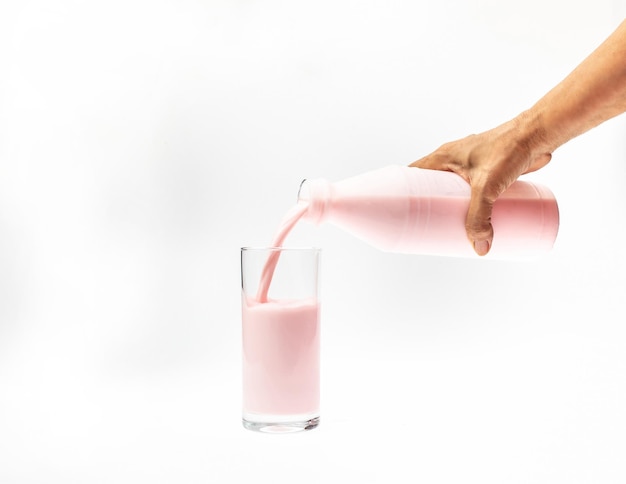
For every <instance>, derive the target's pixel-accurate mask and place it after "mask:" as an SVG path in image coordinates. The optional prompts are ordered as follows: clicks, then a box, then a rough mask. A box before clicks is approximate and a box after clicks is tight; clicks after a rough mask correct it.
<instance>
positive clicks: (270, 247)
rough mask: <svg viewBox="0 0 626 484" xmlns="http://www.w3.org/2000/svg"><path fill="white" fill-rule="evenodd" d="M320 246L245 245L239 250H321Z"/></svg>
mask: <svg viewBox="0 0 626 484" xmlns="http://www.w3.org/2000/svg"><path fill="white" fill-rule="evenodd" d="M321 250H322V249H321V248H320V247H273V246H268V247H261V246H256V247H254V246H247V247H241V252H253V251H258V252H260V251H272V252H278V251H280V252H289V251H294V252H297V251H300V252H321Z"/></svg>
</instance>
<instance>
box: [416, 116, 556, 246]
mask: <svg viewBox="0 0 626 484" xmlns="http://www.w3.org/2000/svg"><path fill="white" fill-rule="evenodd" d="M531 124H532V123H531V122H530V119H529V117H528V116H525V115H524V114H521V115H520V116H518V117H517V118H515V119H513V120H511V121H509V122H507V123H505V124H503V125H501V126H498V127H497V128H494V129H492V130H489V131H486V132H484V133H481V134H477V135H470V136H468V137H466V138H463V139H460V140H458V141H453V142H451V143H446V144H444V145H443V146H441V147H440V148H439V149H437V150H436V151H435V152H433V153H431V154H430V155H428V156H426V157H424V158H422V159H420V160H417V161H415V162H414V163H412V164H411V166H415V167H419V168H429V169H434V170H444V171H452V172H454V173H456V174H458V175H460V176H461V177H463V178H464V179H465V181H467V182H468V183H469V184H470V186H471V199H470V205H469V209H468V213H467V219H466V222H465V229H466V231H467V237H468V238H469V240H470V242H471V243H472V245H473V246H474V250H475V251H476V253H477V254H478V255H481V256H482V255H485V254H487V253H488V252H489V249H490V248H491V245H492V242H493V227H492V225H491V213H492V210H493V204H494V202H495V201H496V199H497V198H498V197H499V196H500V194H501V193H502V192H504V191H505V190H506V189H507V188H508V187H509V186H510V185H511V184H512V183H513V182H514V181H515V180H516V179H517V178H518V177H519V176H520V175H522V174H524V173H529V172H532V171H535V170H538V169H539V168H541V167H543V166H545V165H546V164H547V163H548V162H549V161H550V159H551V158H552V154H551V153H550V152H548V151H546V150H545V149H542V148H540V146H541V145H542V136H541V132H542V131H541V130H540V129H537V128H532V127H531V126H530V125H531Z"/></svg>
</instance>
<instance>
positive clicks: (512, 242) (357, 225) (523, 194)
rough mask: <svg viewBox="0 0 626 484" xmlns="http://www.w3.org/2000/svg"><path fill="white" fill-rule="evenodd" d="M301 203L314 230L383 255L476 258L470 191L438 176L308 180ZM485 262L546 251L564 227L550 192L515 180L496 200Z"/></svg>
mask: <svg viewBox="0 0 626 484" xmlns="http://www.w3.org/2000/svg"><path fill="white" fill-rule="evenodd" d="M298 198H299V203H308V209H307V210H306V213H305V214H304V216H303V219H304V220H308V221H310V222H313V223H315V224H321V223H323V222H328V223H331V224H333V225H335V226H337V227H339V228H341V229H343V230H345V231H347V232H349V233H351V234H352V235H354V236H356V237H358V238H359V239H362V240H364V241H365V242H368V243H369V244H371V245H373V246H374V247H377V248H379V249H381V250H383V251H388V252H401V253H409V254H425V255H447V256H458V257H478V256H477V255H476V253H475V252H474V250H473V248H472V246H471V244H470V242H469V241H468V239H467V235H466V232H465V219H466V216H467V209H468V207H469V200H470V186H469V185H468V184H467V183H466V182H465V180H463V179H462V178H461V177H460V176H458V175H456V174H454V173H451V172H444V171H438V170H426V169H421V168H414V167H408V166H396V165H393V166H388V167H385V168H382V169H379V170H375V171H371V172H367V173H364V174H362V175H358V176H355V177H352V178H348V179H345V180H343V181H340V182H337V183H329V182H328V181H327V180H324V179H313V180H304V182H303V183H302V185H301V187H300V192H299V194H298ZM492 225H493V229H494V239H493V244H492V246H491V249H490V251H489V254H488V255H487V257H490V258H517V257H526V256H535V255H539V254H541V253H544V252H547V251H549V250H550V249H551V248H552V246H553V244H554V241H555V239H556V236H557V232H558V228H559V210H558V206H557V203H556V200H555V197H554V195H553V194H552V192H551V191H550V190H549V189H548V188H546V187H544V186H542V185H538V184H535V183H530V182H526V181H520V180H518V181H516V182H515V183H513V185H511V186H510V187H509V189H508V190H507V191H505V192H504V193H503V194H502V195H501V196H500V197H499V198H498V200H496V202H495V204H494V207H493V216H492Z"/></svg>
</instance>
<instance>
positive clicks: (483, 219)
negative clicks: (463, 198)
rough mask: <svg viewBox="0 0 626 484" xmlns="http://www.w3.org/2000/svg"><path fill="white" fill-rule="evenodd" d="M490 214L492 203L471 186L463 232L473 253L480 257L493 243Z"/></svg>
mask: <svg viewBox="0 0 626 484" xmlns="http://www.w3.org/2000/svg"><path fill="white" fill-rule="evenodd" d="M492 212H493V201H492V200H490V199H488V198H486V197H485V196H484V194H483V191H482V189H480V188H479V187H477V186H474V185H473V186H472V195H471V198H470V204H469V209H468V211H467V219H466V221H465V230H466V231H467V237H468V239H469V240H470V242H471V243H472V245H473V247H474V251H475V252H476V253H477V254H478V255H480V256H483V255H486V254H487V253H488V252H489V249H491V245H492V243H493V226H492V225H491V214H492Z"/></svg>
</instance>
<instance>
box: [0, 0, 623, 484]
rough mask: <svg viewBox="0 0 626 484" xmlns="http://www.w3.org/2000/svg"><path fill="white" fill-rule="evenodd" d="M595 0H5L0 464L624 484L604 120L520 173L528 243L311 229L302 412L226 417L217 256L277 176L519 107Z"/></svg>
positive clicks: (49, 475)
mask: <svg viewBox="0 0 626 484" xmlns="http://www.w3.org/2000/svg"><path fill="white" fill-rule="evenodd" d="M624 16H626V7H625V6H624V3H623V2H622V1H620V0H613V1H611V0H595V1H593V2H569V1H565V0H553V1H547V0H527V1H525V2H510V1H496V0H473V1H461V0H442V1H420V2H416V1H415V2H414V1H356V0H354V1H345V0H333V1H318V2H297V1H292V2H277V1H270V0H268V1H255V0H248V1H244V0H240V1H234V0H229V1H227V0H222V1H210V0H205V1H200V0H161V1H142V0H124V1H115V0H113V1H107V2H81V1H78V0H74V1H71V0H59V1H26V0H25V1H11V0H4V1H3V2H2V3H1V4H0V482H2V483H3V484H13V483H39V482H42V483H50V482H62V483H66V484H70V483H110V482H116V483H127V482H128V483H136V482H151V483H214V482H215V483H231V482H232V483H235V482H249V481H251V480H253V479H254V480H256V479H260V480H261V481H263V482H274V483H287V482H289V483H292V482H298V483H300V482H303V483H313V482H323V483H335V482H337V483H339V482H341V483H343V482H362V483H389V482H427V483H458V482H472V483H473V482H477V483H478V482H479V483H529V482H532V483H569V484H573V483H598V482H602V483H605V484H608V483H618V482H619V483H623V482H624V481H625V480H626V464H625V463H624V456H625V455H626V438H625V437H624V436H625V435H626V412H625V411H624V408H626V326H625V322H626V309H625V308H624V304H625V299H624V294H625V290H626V255H625V250H624V247H626V236H625V235H624V234H625V230H624V220H626V203H625V202H626V195H625V193H626V191H625V190H624V187H625V185H626V166H625V163H624V161H625V160H626V136H625V135H624V133H625V129H626V123H625V118H624V117H623V116H622V117H619V118H616V119H614V120H612V121H610V122H607V123H605V124H604V125H602V126H601V127H599V128H597V129H595V130H593V131H591V132H590V133H588V134H586V135H584V136H582V137H580V138H577V139H575V140H573V141H571V142H570V143H568V144H567V145H565V146H563V147H562V148H560V149H559V150H557V151H556V152H555V153H554V158H553V161H552V162H551V164H550V165H549V166H548V167H546V168H545V169H544V170H542V171H540V172H538V173H535V174H533V175H531V176H529V178H530V179H532V180H536V181H539V182H542V183H545V184H547V185H549V186H550V187H551V188H552V189H553V191H554V192H555V193H556V195H557V197H558V199H559V203H560V208H561V222H562V224H561V231H560V234H559V239H558V241H557V244H556V246H555V248H554V250H553V252H552V253H550V254H549V255H548V256H546V257H544V258H541V259H540V260H537V261H531V262H527V263H520V262H495V261H488V260H461V259H453V258H433V257H420V256H401V255H396V254H385V253H381V252H378V251H376V250H375V249H372V248H370V247H369V246H367V245H366V244H365V243H363V242H361V241H359V240H356V239H353V238H351V237H350V236H348V235H345V234H344V233H342V232H341V231H340V230H339V229H336V228H333V227H320V228H317V229H316V228H313V227H309V226H301V227H298V228H297V229H296V231H295V232H294V233H293V234H292V236H291V237H290V239H289V240H288V244H290V245H318V246H321V247H322V248H323V249H324V255H323V276H322V294H323V304H324V307H323V340H322V344H323V347H322V351H323V375H322V378H323V395H322V399H323V410H322V412H323V413H322V425H321V426H320V428H319V429H317V430H315V431H314V432H310V433H306V434H298V435H289V436H271V435H270V436H268V435H261V434H255V433H252V432H248V431H245V430H244V429H243V428H242V426H241V424H240V346H239V345H240V326H239V325H240V306H239V304H240V302H239V291H240V289H239V284H240V283H239V247H240V246H242V245H265V244H267V243H268V242H269V240H270V238H271V236H272V234H273V231H274V229H275V228H276V226H277V224H278V222H279V220H280V219H281V217H282V215H283V213H284V212H285V211H286V210H287V209H288V208H289V207H290V206H291V204H292V203H293V202H294V201H295V197H296V192H297V188H298V185H299V183H300V181H301V179H302V178H305V177H319V176H323V177H326V178H329V179H330V180H339V179H341V178H344V177H347V176H351V175H355V174H358V173H361V172H363V171H367V170H370V169H374V168H379V167H381V166H384V165H387V164H391V163H396V164H408V163H410V162H411V161H413V160H415V159H417V158H420V157H422V156H424V155H425V154H427V153H429V152H430V151H432V150H434V149H435V148H436V147H437V146H439V145H440V144H442V143H443V142H446V141H450V140H452V139H456V138H459V137H462V136H465V135H467V134H469V133H472V132H479V131H482V130H485V129H488V128H491V127H493V126H495V125H497V124H500V123H501V122H503V121H506V120H507V119H509V118H511V117H512V116H514V115H516V114H517V113H518V112H520V111H521V110H523V109H526V108H528V107H529V106H530V105H532V104H533V103H534V102H535V101H536V100H537V99H538V98H539V97H541V96H542V95H543V94H544V93H545V92H547V91H548V90H549V89H550V88H551V87H552V86H554V85H555V84H556V83H557V82H558V81H560V80H561V79H562V78H563V77H564V76H565V75H567V74H568V73H569V72H570V71H571V70H572V69H573V68H574V67H575V66H576V65H577V64H578V63H579V62H580V61H581V60H582V59H583V58H584V57H585V56H586V55H588V54H589V53H590V52H591V51H592V50H593V49H594V48H595V47H596V46H597V45H598V44H599V43H600V42H601V41H602V40H603V39H604V38H606V37H607V36H608V35H609V33H610V32H611V31H613V30H614V29H615V28H616V27H617V25H618V24H619V22H620V21H621V19H622V18H624Z"/></svg>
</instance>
